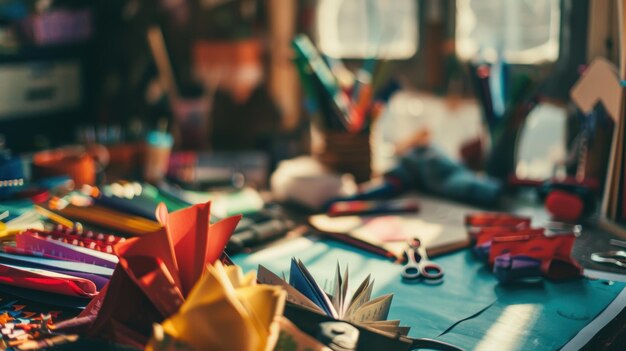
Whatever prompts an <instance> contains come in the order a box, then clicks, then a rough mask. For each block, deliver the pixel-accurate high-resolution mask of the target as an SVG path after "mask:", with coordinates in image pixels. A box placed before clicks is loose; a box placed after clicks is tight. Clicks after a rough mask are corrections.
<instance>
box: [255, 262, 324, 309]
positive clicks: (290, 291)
mask: <svg viewBox="0 0 626 351" xmlns="http://www.w3.org/2000/svg"><path fill="white" fill-rule="evenodd" d="M257 279H258V281H259V283H261V284H268V285H277V286H280V287H282V288H283V289H285V291H286V292H287V301H289V302H291V303H293V304H296V305H299V306H303V307H305V308H308V309H310V310H312V311H314V312H318V313H321V314H326V313H324V311H322V309H321V308H319V307H318V306H317V305H316V304H314V303H313V301H311V300H309V299H308V298H307V297H306V296H304V295H303V294H302V293H301V292H299V291H298V290H296V289H295V288H294V287H293V286H291V285H289V284H288V283H287V282H286V281H285V280H283V279H280V277H278V276H277V275H276V274H274V273H272V272H271V271H270V270H269V269H267V268H265V267H263V266H262V265H259V271H258V275H257Z"/></svg>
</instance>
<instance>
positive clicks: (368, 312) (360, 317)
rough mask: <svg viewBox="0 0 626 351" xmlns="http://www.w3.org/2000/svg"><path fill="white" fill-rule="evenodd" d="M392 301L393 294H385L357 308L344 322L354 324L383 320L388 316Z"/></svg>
mask: <svg viewBox="0 0 626 351" xmlns="http://www.w3.org/2000/svg"><path fill="white" fill-rule="evenodd" d="M392 299H393V294H387V295H382V296H379V297H377V298H375V299H373V300H370V301H368V302H366V303H364V304H363V305H362V306H361V307H360V308H357V309H356V310H355V311H354V312H352V313H351V315H350V316H349V317H347V318H345V320H346V321H348V322H355V323H361V322H365V321H380V320H385V319H387V315H388V314H389V307H390V306H391V300H392Z"/></svg>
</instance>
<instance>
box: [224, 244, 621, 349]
mask: <svg viewBox="0 0 626 351" xmlns="http://www.w3.org/2000/svg"><path fill="white" fill-rule="evenodd" d="M291 257H296V258H299V259H301V260H302V261H303V262H304V264H305V265H306V266H307V268H308V269H309V270H310V271H311V274H312V275H313V276H314V277H315V279H316V280H317V281H318V282H319V283H320V285H322V286H324V284H326V286H327V287H330V286H332V280H333V279H334V274H335V269H336V265H337V261H339V263H340V264H341V266H342V270H343V267H344V266H345V265H346V264H347V265H349V269H350V278H349V280H350V283H351V288H352V289H356V287H357V286H358V284H359V283H360V282H361V281H362V280H363V279H364V278H365V277H366V276H367V275H368V274H371V275H372V278H374V280H375V283H374V294H373V296H378V295H382V294H385V293H393V294H394V295H395V296H394V299H393V303H392V305H391V311H390V313H389V319H400V320H401V321H402V323H401V324H402V325H407V326H410V327H411V332H410V334H409V335H411V336H413V337H427V338H437V339H440V340H444V341H448V342H452V343H454V344H456V345H458V346H461V347H463V348H466V349H498V350H554V349H557V348H559V347H561V346H563V345H564V344H565V343H566V342H567V341H569V340H570V339H571V338H573V337H574V335H576V333H577V332H578V331H579V330H580V329H582V328H583V327H584V326H585V325H587V324H588V323H589V322H590V321H591V320H592V319H593V318H594V317H595V316H597V315H598V314H599V313H600V312H602V310H603V309H604V308H605V307H606V306H607V305H608V304H609V303H610V302H611V301H613V299H614V298H615V297H616V296H617V294H618V293H619V292H620V291H621V290H622V289H623V288H624V284H623V283H613V284H612V285H609V284H607V282H604V281H590V280H587V279H580V280H576V281H571V282H566V283H550V282H544V283H542V284H539V285H535V286H515V287H509V288H506V287H502V286H500V285H499V284H498V282H497V281H496V279H495V277H494V276H493V275H492V274H491V273H490V272H489V271H488V270H487V269H486V268H485V265H484V264H483V263H481V262H479V261H478V260H476V259H475V258H474V257H473V255H472V254H471V253H470V252H469V251H468V250H464V251H459V252H456V253H452V254H449V255H445V256H442V257H438V258H436V259H434V260H435V261H436V262H437V263H439V264H441V265H442V266H443V268H444V270H445V272H446V276H445V280H444V282H443V283H442V284H440V285H436V286H429V285H425V284H410V285H408V284H405V283H403V282H402V281H401V279H400V269H401V266H400V265H397V264H393V263H392V262H390V261H387V260H384V259H381V258H379V257H378V256H375V255H372V254H369V253H366V252H364V251H361V250H356V249H354V248H352V247H350V246H348V245H345V244H343V243H339V242H334V241H327V240H319V239H317V238H315V237H307V238H297V239H293V240H290V241H287V242H283V243H280V244H277V245H275V246H273V247H270V248H267V249H265V250H262V251H259V252H257V253H254V254H251V255H245V254H241V255H237V256H235V257H233V260H234V261H235V263H236V264H238V265H240V266H241V267H242V268H243V269H244V271H249V270H256V268H257V265H258V264H263V265H264V266H266V267H267V268H268V269H270V270H271V271H273V272H274V273H276V274H278V275H279V276H282V275H283V273H284V275H285V276H289V265H290V259H291ZM327 290H329V289H327ZM483 310H484V311H483ZM481 311H483V312H482V313H480V314H479V315H478V316H476V317H474V318H471V319H468V320H465V321H463V322H461V323H458V324H457V325H455V326H454V327H453V328H452V329H451V330H449V331H448V332H447V333H445V334H444V335H441V334H442V333H443V332H444V331H446V330H448V329H449V328H450V327H451V326H453V325H454V324H455V323H457V322H458V321H460V320H463V319H466V318H468V317H470V316H472V315H475V314H476V313H478V312H481ZM440 335H441V336H440Z"/></svg>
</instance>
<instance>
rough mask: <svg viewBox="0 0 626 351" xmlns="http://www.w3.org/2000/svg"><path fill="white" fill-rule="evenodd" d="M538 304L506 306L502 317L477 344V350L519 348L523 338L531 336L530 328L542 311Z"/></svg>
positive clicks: (503, 350)
mask: <svg viewBox="0 0 626 351" xmlns="http://www.w3.org/2000/svg"><path fill="white" fill-rule="evenodd" d="M541 309H542V308H541V306H540V305H536V304H520V305H511V306H508V307H506V308H505V309H504V310H503V311H502V314H501V315H500V318H498V320H496V322H495V323H494V324H493V325H492V326H491V328H489V329H488V330H487V332H486V333H485V336H484V337H483V338H482V340H480V342H479V343H478V344H477V345H476V347H475V349H476V350H496V349H497V350H501V351H507V350H519V347H520V346H521V345H522V344H523V343H522V342H521V341H522V339H526V338H528V337H529V335H528V330H530V329H531V327H532V325H533V324H534V323H535V322H536V317H537V315H538V314H539V313H540V311H541Z"/></svg>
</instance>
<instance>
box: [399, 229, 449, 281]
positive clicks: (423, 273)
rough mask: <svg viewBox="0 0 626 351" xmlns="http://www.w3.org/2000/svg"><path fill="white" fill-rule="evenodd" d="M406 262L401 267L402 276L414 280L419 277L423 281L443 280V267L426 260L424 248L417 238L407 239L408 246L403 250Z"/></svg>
mask: <svg viewBox="0 0 626 351" xmlns="http://www.w3.org/2000/svg"><path fill="white" fill-rule="evenodd" d="M404 255H405V256H406V260H407V261H406V264H405V265H404V267H402V273H401V274H402V278H403V279H406V280H415V279H418V278H421V279H422V280H423V281H424V282H425V283H428V284H438V283H441V282H442V281H443V268H441V266H440V265H438V264H436V263H434V262H432V261H430V260H428V255H427V254H426V248H425V247H424V246H422V242H421V241H420V239H418V238H413V239H411V240H409V245H408V247H407V248H406V249H405V250H404Z"/></svg>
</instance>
